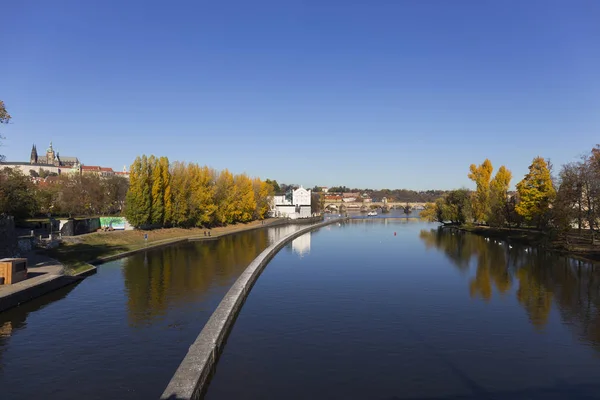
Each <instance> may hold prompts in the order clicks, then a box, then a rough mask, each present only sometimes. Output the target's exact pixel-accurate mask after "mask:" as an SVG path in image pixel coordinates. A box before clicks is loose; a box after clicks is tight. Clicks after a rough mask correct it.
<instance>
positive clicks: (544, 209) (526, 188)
mask: <svg viewBox="0 0 600 400" xmlns="http://www.w3.org/2000/svg"><path fill="white" fill-rule="evenodd" d="M517 192H518V194H519V202H518V203H517V206H516V211H517V213H518V214H519V215H520V216H522V217H523V218H524V219H525V221H526V222H527V223H530V224H533V225H535V226H536V227H537V228H542V227H544V226H546V225H547V223H548V219H549V215H550V212H549V211H550V205H551V204H552V201H553V200H554V198H555V196H556V191H555V189H554V185H553V183H552V177H551V175H550V170H549V168H548V164H547V163H546V161H545V160H544V159H543V158H542V157H536V158H534V159H533V162H532V164H531V165H530V166H529V173H527V175H525V178H523V180H522V181H521V182H519V183H518V184H517Z"/></svg>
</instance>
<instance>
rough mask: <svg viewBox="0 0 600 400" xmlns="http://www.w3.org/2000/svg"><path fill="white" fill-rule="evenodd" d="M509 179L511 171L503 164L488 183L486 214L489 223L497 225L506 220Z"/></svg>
mask: <svg viewBox="0 0 600 400" xmlns="http://www.w3.org/2000/svg"><path fill="white" fill-rule="evenodd" d="M511 179H512V173H511V172H510V170H508V169H507V168H506V167H505V166H504V165H503V166H501V167H500V168H499V169H498V172H496V176H495V177H494V179H492V181H491V183H490V207H489V213H488V216H487V222H488V224H490V225H495V226H499V225H503V224H504V223H505V222H506V214H507V213H506V205H507V202H508V189H509V188H510V181H511Z"/></svg>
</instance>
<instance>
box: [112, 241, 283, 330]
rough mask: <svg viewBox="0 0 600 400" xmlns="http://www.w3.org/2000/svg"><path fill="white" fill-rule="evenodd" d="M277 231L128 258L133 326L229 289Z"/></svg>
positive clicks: (127, 282) (126, 275) (127, 280)
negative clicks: (221, 288) (216, 289)
mask: <svg viewBox="0 0 600 400" xmlns="http://www.w3.org/2000/svg"><path fill="white" fill-rule="evenodd" d="M276 236H277V235H276V234H272V232H271V230H269V232H268V233H267V231H266V230H257V231H255V232H254V234H252V235H251V234H242V235H231V236H226V237H222V238H220V239H218V240H212V241H205V242H192V243H186V244H181V245H177V246H170V247H165V248H161V249H157V250H153V251H149V252H146V253H143V254H137V255H134V256H132V257H129V258H126V259H125V260H124V265H123V269H122V271H123V277H124V281H125V289H126V293H127V309H128V316H129V323H130V324H131V325H133V326H138V325H144V324H147V323H150V322H151V321H152V320H153V319H154V318H156V317H160V316H163V315H165V314H166V312H167V311H168V310H169V309H171V308H173V307H178V306H181V305H184V304H186V303H189V302H195V301H198V300H201V299H202V297H203V296H206V295H208V294H209V292H210V289H211V287H214V286H215V285H216V286H228V285H230V284H231V282H232V281H234V280H235V279H237V277H238V276H239V275H240V273H241V272H242V271H243V270H244V269H245V268H246V267H247V266H248V264H250V262H252V260H253V259H254V258H255V257H256V256H257V255H258V254H260V252H261V251H262V250H264V249H265V248H266V247H267V246H268V244H269V241H270V239H272V238H273V237H276Z"/></svg>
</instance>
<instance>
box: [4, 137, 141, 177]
mask: <svg viewBox="0 0 600 400" xmlns="http://www.w3.org/2000/svg"><path fill="white" fill-rule="evenodd" d="M3 168H13V169H18V170H20V171H21V172H22V173H23V174H24V175H28V176H31V177H32V178H35V177H37V176H39V175H42V177H44V176H46V175H48V174H57V175H61V174H85V173H91V174H96V175H98V176H102V177H108V176H112V175H118V176H122V177H124V178H128V179H129V171H128V169H127V167H126V166H124V167H123V171H113V169H112V168H108V167H100V166H95V165H83V164H81V162H80V161H79V158H77V157H63V156H61V155H60V154H58V151H55V150H54V147H52V142H50V147H48V148H47V149H46V153H45V154H44V155H40V154H38V151H37V146H36V145H35V144H34V145H33V146H32V147H31V155H30V156H29V162H27V161H23V162H19V161H17V162H10V161H7V162H0V169H3ZM42 173H44V174H42Z"/></svg>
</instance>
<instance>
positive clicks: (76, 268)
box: [65, 261, 94, 276]
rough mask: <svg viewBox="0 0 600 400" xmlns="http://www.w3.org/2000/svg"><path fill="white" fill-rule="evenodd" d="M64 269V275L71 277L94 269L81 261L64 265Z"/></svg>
mask: <svg viewBox="0 0 600 400" xmlns="http://www.w3.org/2000/svg"><path fill="white" fill-rule="evenodd" d="M65 267H66V268H65V274H67V275H71V276H73V275H77V274H79V273H82V272H85V271H89V270H91V269H93V268H94V266H93V265H91V264H88V263H86V262H81V261H80V262H77V263H74V264H71V265H69V266H66V265H65Z"/></svg>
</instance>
